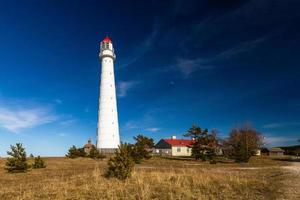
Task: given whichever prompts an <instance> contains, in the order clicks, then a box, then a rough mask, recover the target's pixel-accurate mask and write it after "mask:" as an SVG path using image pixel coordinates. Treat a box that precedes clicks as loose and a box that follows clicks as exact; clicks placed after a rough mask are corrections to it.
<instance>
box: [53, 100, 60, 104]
mask: <svg viewBox="0 0 300 200" xmlns="http://www.w3.org/2000/svg"><path fill="white" fill-rule="evenodd" d="M54 102H55V103H57V104H62V100H61V99H55V100H54Z"/></svg>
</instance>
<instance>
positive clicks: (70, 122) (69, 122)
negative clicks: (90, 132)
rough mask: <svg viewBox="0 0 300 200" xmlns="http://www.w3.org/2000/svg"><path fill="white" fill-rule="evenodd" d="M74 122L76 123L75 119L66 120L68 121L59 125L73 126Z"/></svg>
mask: <svg viewBox="0 0 300 200" xmlns="http://www.w3.org/2000/svg"><path fill="white" fill-rule="evenodd" d="M74 122H76V120H75V119H68V120H65V121H61V122H60V125H62V126H69V125H71V124H73V123H74Z"/></svg>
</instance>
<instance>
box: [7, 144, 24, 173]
mask: <svg viewBox="0 0 300 200" xmlns="http://www.w3.org/2000/svg"><path fill="white" fill-rule="evenodd" d="M10 148H11V151H7V154H8V155H9V156H11V157H9V158H7V160H6V164H5V165H6V167H5V169H6V170H7V171H8V172H26V171H27V169H28V164H27V160H26V152H25V148H24V147H23V146H22V144H21V143H17V144H16V146H13V145H10Z"/></svg>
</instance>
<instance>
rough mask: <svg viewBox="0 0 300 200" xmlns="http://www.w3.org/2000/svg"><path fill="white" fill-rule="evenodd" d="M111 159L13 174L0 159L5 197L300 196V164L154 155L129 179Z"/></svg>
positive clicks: (57, 163) (53, 163)
mask: <svg viewBox="0 0 300 200" xmlns="http://www.w3.org/2000/svg"><path fill="white" fill-rule="evenodd" d="M106 162H107V160H103V161H94V160H92V159H88V158H79V159H73V160H72V159H67V158H46V164H47V168H45V169H36V170H30V171H28V172H27V173H16V174H9V173H7V172H6V171H4V170H3V167H4V164H5V159H0V169H1V170H0V199H1V200H2V199H222V200H223V199H272V200H274V199H300V194H299V193H300V192H299V191H300V188H299V185H300V184H299V183H300V172H299V169H300V166H299V162H298V163H297V162H285V161H275V160H271V159H269V158H258V157H254V158H252V159H251V161H250V163H248V164H234V163H233V164H220V163H218V164H215V165H213V164H209V163H203V162H196V161H192V160H190V161H189V160H172V159H164V158H158V157H155V158H152V159H151V160H148V161H145V162H143V163H142V164H140V165H136V166H135V169H134V172H133V176H132V178H130V179H128V180H126V181H119V180H116V179H106V178H104V177H103V174H104V172H105V170H106Z"/></svg>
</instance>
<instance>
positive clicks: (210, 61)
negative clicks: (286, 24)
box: [166, 37, 266, 78]
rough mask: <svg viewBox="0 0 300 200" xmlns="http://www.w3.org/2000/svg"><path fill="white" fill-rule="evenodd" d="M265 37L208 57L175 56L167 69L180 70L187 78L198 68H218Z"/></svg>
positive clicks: (250, 48)
mask: <svg viewBox="0 0 300 200" xmlns="http://www.w3.org/2000/svg"><path fill="white" fill-rule="evenodd" d="M265 39H266V37H263V38H258V39H255V40H251V41H246V42H242V43H240V44H238V45H237V46H234V47H232V48H229V49H226V50H224V51H222V52H220V53H218V54H215V55H214V56H212V57H209V58H194V59H191V58H189V59H183V58H177V60H176V63H175V65H173V66H171V67H170V68H169V69H171V70H177V71H179V72H181V74H182V75H183V77H184V78H188V77H189V76H190V75H191V74H192V73H194V72H197V71H200V70H212V69H216V68H220V67H221V66H222V65H221V64H220V63H222V62H224V61H226V60H229V59H232V58H233V57H235V56H237V55H239V54H242V53H247V52H249V51H251V50H252V49H253V48H255V47H256V46H258V45H259V44H260V43H262V42H263V41H265ZM166 71H168V70H166Z"/></svg>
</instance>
